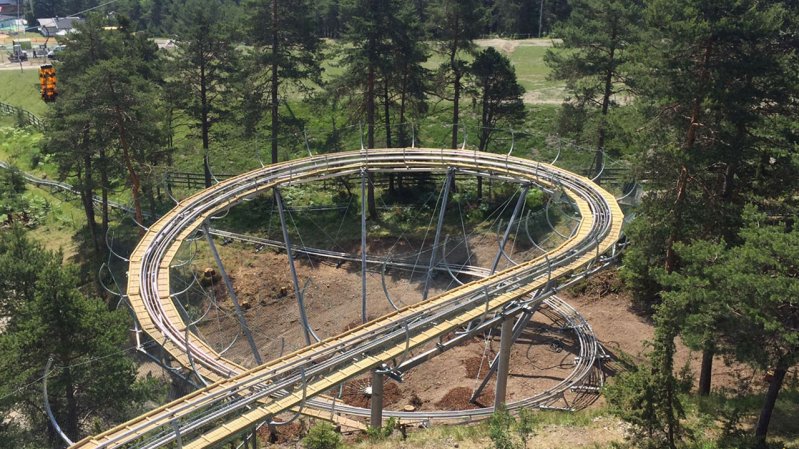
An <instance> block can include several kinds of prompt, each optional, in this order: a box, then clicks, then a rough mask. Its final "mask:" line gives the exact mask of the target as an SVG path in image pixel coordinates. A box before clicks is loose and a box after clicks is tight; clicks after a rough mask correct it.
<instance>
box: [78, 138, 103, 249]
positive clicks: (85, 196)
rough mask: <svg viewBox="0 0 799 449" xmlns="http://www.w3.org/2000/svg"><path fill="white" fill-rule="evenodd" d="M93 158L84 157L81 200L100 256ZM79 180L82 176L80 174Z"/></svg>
mask: <svg viewBox="0 0 799 449" xmlns="http://www.w3.org/2000/svg"><path fill="white" fill-rule="evenodd" d="M93 175H94V174H93V173H92V157H91V155H90V154H89V153H84V155H83V179H82V181H83V182H81V189H80V199H81V201H82V202H83V211H84V212H85V213H86V226H88V227H89V235H90V236H91V239H92V244H93V246H94V251H95V253H96V254H97V255H98V256H99V255H100V240H99V239H98V236H97V222H96V221H95V220H94V200H93V197H94V186H93V183H92V176H93ZM78 179H79V180H81V174H80V172H78Z"/></svg>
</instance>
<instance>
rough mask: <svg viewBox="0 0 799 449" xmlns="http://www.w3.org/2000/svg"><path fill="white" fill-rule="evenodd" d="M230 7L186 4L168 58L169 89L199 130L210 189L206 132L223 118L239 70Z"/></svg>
mask: <svg viewBox="0 0 799 449" xmlns="http://www.w3.org/2000/svg"><path fill="white" fill-rule="evenodd" d="M234 6H235V5H233V4H231V3H227V2H224V1H219V0H188V1H187V2H186V3H185V4H183V6H182V7H181V8H180V11H179V12H178V13H177V14H176V17H177V23H176V25H175V31H176V45H177V49H176V51H175V53H174V54H173V55H172V57H171V62H172V65H173V67H174V68H175V71H174V73H175V79H174V80H173V81H172V83H171V86H170V87H171V89H175V90H177V91H178V92H180V97H181V98H178V101H179V105H180V106H182V107H183V109H185V110H186V112H187V114H188V115H189V116H190V117H191V118H192V119H193V120H194V121H195V122H197V124H198V125H197V126H198V127H199V128H200V136H201V139H202V149H203V173H204V175H205V186H206V187H210V186H211V169H210V163H209V151H210V146H211V140H212V135H211V128H212V127H213V125H214V124H215V123H216V122H218V121H219V120H220V119H221V118H222V117H223V116H224V115H225V112H226V106H228V104H229V103H230V100H229V99H228V98H227V97H229V96H230V92H231V91H232V84H233V82H232V77H233V74H234V72H235V71H236V70H237V69H238V67H237V63H238V59H239V58H238V53H239V52H238V50H237V49H236V45H235V43H236V42H235V39H236V33H235V32H234V31H233V23H232V19H231V17H230V15H231V14H229V12H228V11H229V10H230V9H231V8H232V7H234Z"/></svg>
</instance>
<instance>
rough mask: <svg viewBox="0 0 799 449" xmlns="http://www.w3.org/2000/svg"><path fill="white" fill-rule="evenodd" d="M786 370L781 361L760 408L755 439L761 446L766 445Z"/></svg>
mask: <svg viewBox="0 0 799 449" xmlns="http://www.w3.org/2000/svg"><path fill="white" fill-rule="evenodd" d="M786 371H788V369H787V367H786V366H784V364H783V363H782V362H780V365H779V366H778V367H777V368H776V369H775V370H774V376H773V377H772V378H771V383H769V386H768V391H767V392H766V400H765V401H764V402H763V408H762V409H761V410H760V417H759V418H758V419H757V426H756V427H755V441H756V442H757V446H758V447H759V448H765V447H766V434H767V433H768V425H769V422H771V414H772V413H773V412H774V405H775V404H776V403H777V396H778V395H779V394H780V389H781V388H782V381H783V380H784V379H785V373H786Z"/></svg>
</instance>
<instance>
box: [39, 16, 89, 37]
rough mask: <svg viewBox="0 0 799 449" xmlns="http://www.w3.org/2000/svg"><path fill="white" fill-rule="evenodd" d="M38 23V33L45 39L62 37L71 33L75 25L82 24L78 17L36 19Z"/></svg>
mask: <svg viewBox="0 0 799 449" xmlns="http://www.w3.org/2000/svg"><path fill="white" fill-rule="evenodd" d="M36 21H37V22H39V32H40V33H42V36H45V37H55V36H63V35H65V34H68V33H71V32H72V31H73V30H74V28H75V24H76V23H78V22H82V21H83V19H81V18H80V17H53V18H45V19H36Z"/></svg>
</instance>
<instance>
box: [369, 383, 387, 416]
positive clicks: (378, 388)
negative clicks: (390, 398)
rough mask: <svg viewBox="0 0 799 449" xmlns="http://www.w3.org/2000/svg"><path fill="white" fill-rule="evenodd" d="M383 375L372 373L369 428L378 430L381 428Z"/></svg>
mask: <svg viewBox="0 0 799 449" xmlns="http://www.w3.org/2000/svg"><path fill="white" fill-rule="evenodd" d="M383 382H384V377H383V373H381V372H380V371H378V370H374V371H372V401H371V403H372V404H371V411H372V413H371V416H370V418H369V426H371V427H373V428H375V429H379V428H380V427H382V426H383Z"/></svg>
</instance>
